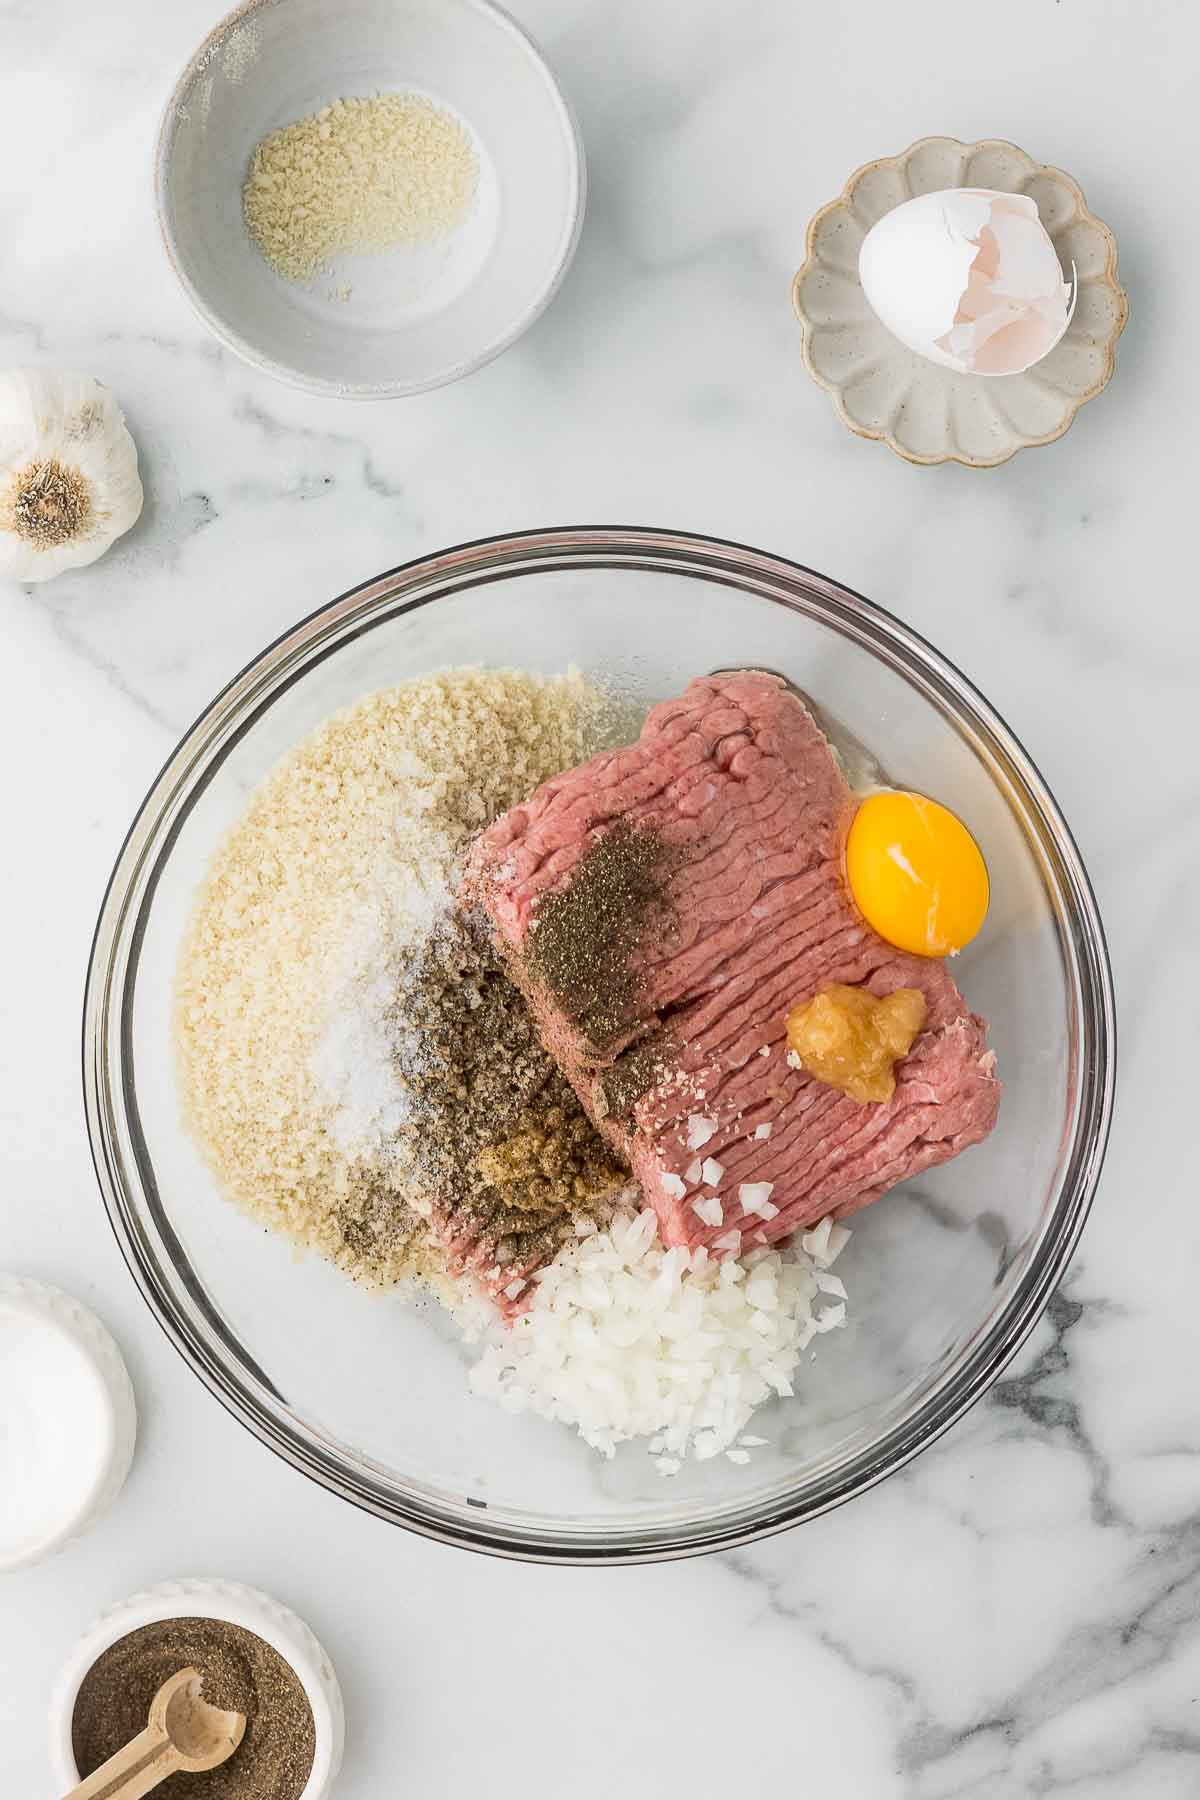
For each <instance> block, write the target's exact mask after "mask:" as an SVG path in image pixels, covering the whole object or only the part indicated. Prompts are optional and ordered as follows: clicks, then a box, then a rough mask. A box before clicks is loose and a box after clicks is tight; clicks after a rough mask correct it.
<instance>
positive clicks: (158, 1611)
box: [50, 1579, 346, 1800]
mask: <svg viewBox="0 0 1200 1800" xmlns="http://www.w3.org/2000/svg"><path fill="white" fill-rule="evenodd" d="M162 1619H223V1620H225V1621H227V1622H228V1623H229V1624H231V1625H240V1626H241V1627H242V1629H243V1630H244V1631H252V1632H253V1633H254V1634H255V1636H256V1637H260V1638H262V1639H263V1641H264V1642H265V1643H268V1644H270V1646H271V1648H272V1649H273V1650H275V1651H277V1652H278V1654H279V1655H280V1656H281V1657H282V1658H283V1660H284V1662H286V1663H288V1664H289V1665H290V1666H291V1668H292V1669H293V1670H294V1671H295V1674H296V1676H297V1679H298V1680H299V1682H300V1684H301V1686H302V1687H303V1689H304V1692H305V1694H306V1696H307V1698H308V1703H309V1705H310V1706H311V1708H312V1716H313V1727H314V1739H315V1743H314V1749H313V1765H312V1771H311V1773H310V1775H309V1777H308V1780H307V1782H306V1783H305V1785H304V1790H303V1793H302V1794H301V1796H300V1800H323V1797H324V1796H325V1795H326V1794H328V1793H329V1791H330V1789H331V1788H332V1787H333V1784H334V1782H335V1780H336V1779H337V1774H338V1770H339V1769H340V1768H341V1765H342V1751H343V1748H344V1745H345V1737H346V1714H345V1709H344V1707H343V1705H342V1690H341V1688H340V1687H339V1686H338V1679H337V1676H336V1675H335V1674H334V1672H333V1664H332V1663H331V1662H330V1660H329V1658H328V1656H327V1655H326V1654H325V1651H324V1650H323V1649H322V1648H321V1646H320V1644H319V1643H318V1642H317V1640H316V1638H315V1637H314V1636H313V1634H312V1632H311V1631H310V1630H309V1628H308V1626H307V1625H306V1624H305V1623H304V1621H303V1620H302V1619H298V1618H297V1617H296V1615H295V1613H293V1612H289V1611H288V1609H287V1607H286V1606H281V1605H280V1604H279V1602H278V1601H277V1600H272V1599H271V1598H270V1597H269V1596H268V1595H266V1594H261V1593H259V1591H258V1589H257V1588H252V1587H243V1586H242V1585H241V1584H240V1583H238V1582H234V1581H207V1580H195V1579H192V1580H183V1581H164V1582H161V1583H160V1584H159V1585H158V1586H157V1587H152V1588H146V1589H144V1590H143V1591H142V1592H141V1593H138V1594H133V1595H131V1596H130V1598H129V1599H128V1600H122V1601H121V1602H120V1603H119V1604H118V1605H116V1606H114V1607H111V1608H110V1609H109V1611H108V1612H106V1613H103V1614H101V1616H100V1618H98V1619H97V1620H96V1622H95V1624H94V1625H92V1626H90V1627H89V1629H88V1630H87V1631H85V1632H84V1634H83V1636H82V1637H81V1638H80V1639H79V1641H78V1642H77V1643H76V1645H75V1648H74V1649H73V1650H72V1651H71V1654H70V1656H69V1657H68V1658H67V1661H66V1662H65V1664H64V1665H63V1667H62V1669H61V1670H60V1671H59V1675H58V1679H57V1681H56V1682H55V1684H54V1692H53V1694H52V1696H51V1700H50V1760H51V1763H52V1765H53V1768H54V1779H55V1782H56V1783H57V1789H58V1791H59V1792H61V1793H66V1792H67V1790H68V1789H70V1788H73V1787H75V1786H76V1784H77V1783H78V1781H79V1779H80V1776H79V1770H78V1768H77V1766H76V1763H75V1756H74V1752H73V1751H72V1748H71V1721H72V1719H73V1718H74V1715H75V1702H76V1700H77V1699H78V1697H79V1689H80V1687H81V1686H82V1685H83V1678H84V1676H85V1675H86V1674H87V1672H88V1670H89V1669H90V1668H91V1667H92V1665H93V1663H95V1662H96V1661H97V1660H98V1659H99V1658H100V1657H101V1656H102V1655H103V1654H104V1652H105V1651H106V1650H107V1649H108V1648H109V1647H110V1645H112V1644H115V1643H116V1642H117V1641H118V1640H119V1639H120V1638H123V1637H128V1636H129V1633H130V1632H131V1631H138V1630H140V1628H141V1627H142V1626H143V1625H155V1624H158V1623H159V1621H160V1620H162Z"/></svg>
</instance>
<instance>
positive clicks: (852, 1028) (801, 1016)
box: [787, 981, 925, 1102]
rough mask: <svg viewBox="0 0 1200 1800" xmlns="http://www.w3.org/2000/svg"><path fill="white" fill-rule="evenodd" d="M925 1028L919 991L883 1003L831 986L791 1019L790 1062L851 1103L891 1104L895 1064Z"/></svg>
mask: <svg viewBox="0 0 1200 1800" xmlns="http://www.w3.org/2000/svg"><path fill="white" fill-rule="evenodd" d="M924 1023H925V996H924V994H922V993H921V991H920V989H919V988H897V989H896V991H895V993H892V994H886V995H884V996H883V997H882V998H881V997H880V996H878V995H876V994H872V993H869V992H868V990H867V989H866V988H859V987H847V986H845V985H844V984H843V983H842V982H839V981H835V982H831V983H830V985H829V986H828V987H826V988H822V989H821V992H820V993H819V994H814V995H813V997H812V999H811V1000H808V1001H806V1002H805V1003H804V1005H802V1006H796V1007H793V1008H792V1010H791V1012H790V1013H789V1014H788V1020H787V1035H788V1043H789V1044H790V1045H791V1049H790V1051H789V1052H788V1059H787V1060H788V1062H789V1064H791V1066H792V1067H793V1068H798V1069H805V1070H806V1071H807V1072H808V1074H810V1075H812V1076H815V1078H816V1079H817V1080H818V1081H823V1082H825V1084H826V1086H828V1087H833V1088H837V1089H838V1090H839V1091H840V1092H841V1093H843V1094H849V1096H850V1098H851V1099H852V1100H858V1101H861V1102H866V1101H871V1100H874V1101H882V1100H890V1099H891V1097H892V1095H893V1094H894V1093H895V1091H896V1064H897V1063H898V1062H899V1061H900V1059H901V1057H904V1056H907V1055H908V1052H909V1051H910V1050H911V1049H912V1047H913V1044H914V1042H915V1041H916V1037H917V1033H918V1032H919V1031H920V1029H921V1027H922V1025H923V1024H924ZM793 1057H795V1058H796V1061H795V1062H794V1063H793V1062H792V1058H793Z"/></svg>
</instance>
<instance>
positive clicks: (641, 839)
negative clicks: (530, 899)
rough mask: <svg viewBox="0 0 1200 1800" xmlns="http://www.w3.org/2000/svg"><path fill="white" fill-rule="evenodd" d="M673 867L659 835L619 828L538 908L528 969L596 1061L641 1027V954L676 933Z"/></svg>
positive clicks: (527, 951)
mask: <svg viewBox="0 0 1200 1800" xmlns="http://www.w3.org/2000/svg"><path fill="white" fill-rule="evenodd" d="M675 861H676V857H675V854H674V853H673V852H672V851H671V850H670V848H669V847H668V846H667V845H666V844H665V843H664V842H663V840H662V838H661V837H660V836H659V835H658V834H657V833H656V832H654V831H649V830H644V829H638V830H631V829H630V828H629V827H628V826H626V825H622V824H617V825H615V826H613V828H612V829H611V830H610V831H607V832H605V833H604V835H603V836H602V837H600V838H598V839H597V840H596V842H595V843H594V845H593V846H592V848H591V849H590V850H589V851H588V852H587V854H586V855H585V856H584V858H583V860H582V862H580V863H579V865H578V866H577V868H576V869H575V871H574V873H573V875H572V877H571V879H570V881H569V882H568V884H567V885H566V887H564V888H561V889H559V890H557V891H556V892H553V893H549V894H547V895H546V896H545V897H544V898H543V899H542V900H541V901H540V902H539V903H538V905H537V909H536V912H535V913H534V918H533V922H532V925H531V928H530V931H529V936H528V939H527V940H526V946H525V960H526V963H527V965H528V967H529V970H530V973H531V975H532V976H533V978H534V980H535V981H537V982H539V983H540V984H541V985H542V986H543V987H545V988H546V989H547V991H548V992H549V993H550V994H551V995H552V996H553V998H554V999H555V1001H556V1002H557V1003H558V1005H559V1006H561V1007H562V1009H563V1011H564V1012H566V1013H567V1015H568V1016H569V1017H570V1018H571V1019H572V1020H574V1022H575V1024H576V1026H577V1027H578V1029H579V1031H580V1033H581V1034H582V1037H583V1039H584V1041H585V1043H586V1045H587V1048H588V1049H589V1051H590V1052H591V1053H592V1054H593V1055H595V1056H597V1057H602V1056H603V1055H604V1054H605V1052H606V1051H607V1050H609V1049H611V1047H612V1046H613V1044H614V1043H616V1042H617V1041H618V1040H619V1039H620V1038H621V1037H622V1036H623V1035H624V1034H625V1033H626V1032H627V1031H628V1030H629V1029H630V1027H631V1026H632V1025H634V1024H635V1023H636V1020H637V1016H638V1004H637V1002H638V995H639V990H640V986H641V977H640V972H639V970H638V967H637V958H638V951H639V950H640V949H641V948H642V946H643V945H644V944H645V942H646V940H647V939H648V938H649V937H650V936H651V935H652V934H655V933H657V934H659V935H664V934H666V933H667V932H668V931H669V930H670V929H671V922H672V921H671V911H670V908H669V905H668V903H667V898H666V887H667V882H668V880H669V878H670V874H671V870H672V867H673V866H674V863H675Z"/></svg>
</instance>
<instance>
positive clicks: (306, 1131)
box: [175, 669, 606, 1283]
mask: <svg viewBox="0 0 1200 1800" xmlns="http://www.w3.org/2000/svg"><path fill="white" fill-rule="evenodd" d="M605 722H606V721H605V703H604V701H603V700H602V698H601V696H600V695H599V694H598V693H597V692H596V690H595V689H593V688H591V687H589V686H588V685H587V683H585V682H584V681H583V679H582V678H581V677H580V676H579V675H578V674H577V673H575V672H572V673H570V674H568V675H566V676H555V677H541V676H537V675H531V674H525V673H520V672H516V671H511V670H510V671H500V672H490V671H483V670H479V669H457V670H450V671H447V672H445V673H443V674H439V675H431V676H427V677H423V678H421V679H420V680H417V681H411V682H406V683H403V684H402V685H401V686H399V687H395V688H391V689H388V690H386V691H384V692H382V693H378V694H372V695H370V696H369V697H368V698H366V699H364V700H362V701H360V702H358V703H357V704H356V705H354V706H352V707H350V708H348V709H347V710H346V711H343V712H340V713H337V714H335V715H334V716H333V717H332V718H330V719H328V720H327V721H326V722H325V723H324V724H323V725H321V726H320V727H319V728H318V729H317V730H316V731H314V732H313V733H312V734H311V735H310V736H309V737H308V738H306V739H305V740H304V742H303V743H302V744H300V745H299V746H298V747H297V748H296V749H295V750H294V751H292V752H291V753H290V754H289V755H288V756H287V757H285V758H284V759H283V761H282V762H281V763H279V765H278V766H277V767H276V768H275V769H274V770H273V771H272V773H271V774H270V775H269V776H268V777H267V778H266V780H265V781H264V782H263V783H262V785H261V786H260V787H259V788H258V789H257V791H256V792H255V793H254V795H253V796H252V798H251V800H250V803H249V805H248V807H247V809H246V811H245V813H244V814H243V816H242V818H241V819H240V820H239V821H238V823H237V824H236V825H235V826H234V828H233V830H232V831H231V832H230V834H229V835H228V837H227V838H226V839H225V841H224V843H223V844H222V846H221V847H220V849H219V850H218V852H217V854H216V857H215V858H214V861H213V864H212V867H211V869H210V871H209V874H208V876H207V879H206V881H205V883H204V886H203V888H202V890H201V892H200V894H199V897H198V900H197V904H196V909H195V912H194V915H193V917H192V920H191V922H190V925H189V928H188V931H187V934H186V936H185V940H184V944H183V947H182V952H181V957H180V964H179V970H178V975H177V988H176V1015H175V1023H176V1045H177V1055H178V1066H179V1074H180V1083H181V1090H182V1096H183V1107H184V1114H185V1118H186V1120H187V1123H188V1125H189V1128H190V1129H191V1131H192V1132H193V1134H194V1136H195V1137H196V1139H197V1141H198V1142H199V1144H200V1146H201V1149H202V1150H203V1152H204V1154H205V1156H206V1158H207V1160H208V1162H209V1164H210V1166H211V1168H212V1170H213V1173H214V1175H215V1177H216V1180H217V1182H218V1184H219V1186H220V1187H221V1189H222V1190H223V1191H224V1193H225V1194H226V1195H227V1196H228V1197H229V1198H231V1199H232V1200H234V1201H235V1202H236V1203H237V1204H238V1205H239V1206H240V1207H242V1208H243V1209H244V1210H245V1211H246V1212H247V1213H249V1214H250V1215H251V1216H252V1217H253V1218H255V1219H256V1220H258V1221H260V1222H261V1223H262V1224H264V1225H266V1226H269V1227H270V1228H271V1229H273V1230H275V1231H278V1232H281V1233H283V1234H284V1235H286V1236H287V1237H288V1238H290V1239H291V1240H292V1241H293V1242H294V1243H296V1244H298V1245H302V1246H305V1247H307V1248H311V1249H315V1250H317V1251H319V1252H321V1253H322V1254H324V1255H325V1256H328V1257H329V1258H331V1259H332V1260H333V1261H334V1262H335V1263H337V1264H338V1265H339V1266H340V1267H342V1268H344V1269H345V1270H346V1271H347V1272H348V1273H350V1274H352V1275H354V1276H356V1277H358V1278H360V1279H362V1280H365V1281H368V1282H371V1283H381V1282H382V1283H389V1282H392V1281H395V1280H399V1279H401V1278H402V1277H403V1276H405V1275H409V1274H419V1275H424V1276H426V1277H434V1276H436V1273H437V1270H438V1267H439V1260H438V1258H437V1257H436V1255H435V1253H434V1252H433V1250H432V1247H430V1246H428V1245H427V1244H426V1239H425V1230H424V1226H423V1224H422V1222H421V1220H420V1219H419V1218H416V1217H414V1219H413V1228H412V1233H411V1236H410V1237H409V1238H408V1239H407V1240H405V1239H403V1238H400V1239H399V1240H397V1239H396V1237H395V1234H394V1233H393V1234H392V1241H391V1243H390V1247H389V1252H388V1256H387V1258H386V1259H385V1261H383V1262H382V1263H381V1261H380V1259H379V1257H378V1255H375V1254H373V1253H372V1251H371V1245H372V1243H373V1242H374V1236H373V1233H372V1230H371V1209H372V1207H373V1206H375V1205H376V1204H377V1203H378V1201H379V1198H380V1197H379V1196H378V1195H377V1194H374V1195H373V1194H372V1193H371V1192H370V1191H369V1190H364V1189H363V1188H362V1187H361V1186H358V1187H356V1185H355V1167H354V1161H353V1158H352V1157H351V1156H349V1155H348V1154H347V1151H346V1149H345V1147H344V1146H343V1145H342V1144H340V1143H339V1142H338V1138H337V1134H336V1132H335V1131H333V1130H332V1129H331V1124H332V1119H333V1112H334V1110H335V1108H334V1103H333V1102H331V1099H330V1096H329V1094H328V1093H327V1092H326V1091H325V1090H324V1088H323V1087H322V1086H321V1084H320V1083H319V1082H318V1080H317V1078H316V1075H315V1073H314V1060H315V1058H316V1054H317V1051H318V1048H319V1046H320V1045H321V1043H322V1039H323V1036H324V1034H325V1032H326V1028H327V1024H328V1020H329V1017H330V1012H331V1008H334V1007H336V1006H337V1005H339V1004H344V994H345V987H346V983H347V982H348V981H354V980H356V979H359V978H360V974H361V972H360V971H358V970H356V966H355V956H356V950H355V946H356V944H358V943H359V942H360V940H361V941H364V942H369V943H370V944H372V945H374V944H378V942H379V940H380V938H381V936H382V937H384V938H386V939H390V940H394V941H395V942H396V943H398V944H400V943H404V942H405V941H411V940H412V939H413V938H414V936H417V935H419V934H420V933H421V932H422V931H424V930H426V929H427V928H428V922H429V920H430V918H431V917H432V916H434V915H435V914H436V912H437V911H438V910H439V909H440V908H442V907H443V906H444V905H445V903H446V899H447V896H448V894H449V892H450V891H451V889H452V886H453V882H454V876H455V870H456V865H457V859H458V857H459V855H460V853H461V851H462V850H463V848H464V847H465V845H466V844H467V843H468V842H469V840H470V839H471V838H472V837H473V836H474V835H475V833H476V832H477V831H478V830H479V829H480V828H481V827H482V826H483V825H485V824H487V823H489V822H490V821H491V820H492V819H493V818H495V817H496V816H497V814H499V813H500V812H503V811H504V810H505V809H506V808H508V807H510V806H513V805H516V804H517V803H518V802H519V801H520V800H522V799H524V798H526V797H527V796H528V795H529V794H530V793H532V791H533V790H534V788H535V787H537V786H538V785H539V783H541V782H542V781H544V780H547V779H548V778H549V777H550V776H551V775H553V774H556V773H557V772H558V771H560V770H561V769H565V768H569V767H571V766H573V765H575V764H577V763H579V762H582V761H584V760H586V759H587V757H589V756H590V755H592V754H593V753H594V750H595V748H596V747H597V744H598V740H599V735H600V732H601V730H602V728H603V724H604V723H605ZM364 922H366V923H367V924H368V925H369V930H367V931H366V932H365V933H364ZM339 996H341V998H340V999H339ZM368 1013H369V1009H368Z"/></svg>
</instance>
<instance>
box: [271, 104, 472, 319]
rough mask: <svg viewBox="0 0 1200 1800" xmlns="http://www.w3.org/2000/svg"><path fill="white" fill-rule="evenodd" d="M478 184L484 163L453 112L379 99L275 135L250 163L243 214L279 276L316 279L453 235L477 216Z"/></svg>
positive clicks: (332, 107) (323, 113)
mask: <svg viewBox="0 0 1200 1800" xmlns="http://www.w3.org/2000/svg"><path fill="white" fill-rule="evenodd" d="M478 181H479V158H478V156H477V155H476V153H475V149H474V146H473V145H472V142H471V138H470V135H469V133H468V132H467V130H466V128H465V127H464V126H463V125H462V124H460V122H459V121H458V119H456V118H455V117H454V115H453V113H450V112H447V111H446V110H445V108H443V107H440V106H435V105H434V103H433V101H432V100H427V99H425V98H424V96H423V95H420V94H375V95H372V96H371V97H370V98H367V99H350V100H334V101H332V102H331V103H330V104H329V105H328V106H323V107H322V108H321V110H320V111H319V112H317V113H313V114H311V115H310V116H309V117H308V118H305V119H296V120H295V121H294V122H293V123H292V124H290V125H282V126H280V128H279V129H278V130H277V131H272V132H270V133H269V134H268V136H266V137H265V138H263V140H262V142H261V143H260V144H258V145H257V146H256V148H255V151H254V155H253V156H252V158H251V161H250V171H249V174H248V175H247V177H246V182H245V186H244V188H243V190H242V206H243V211H244V213H245V219H246V225H247V227H248V229H249V231H250V235H251V236H252V237H253V239H254V241H255V243H256V244H257V245H258V247H259V249H260V250H261V251H262V253H263V255H264V256H265V257H266V259H267V261H268V262H269V263H270V264H271V266H272V268H273V269H274V270H275V271H276V273H277V274H279V275H282V276H284V277H285V278H286V279H287V280H289V281H310V280H311V279H312V278H313V276H314V275H316V274H317V273H318V271H319V270H321V269H325V268H328V266H329V264H330V262H331V261H332V259H333V258H334V257H336V256H338V255H343V254H345V253H347V252H351V251H379V250H394V249H396V248H397V247H398V246H400V245H401V244H421V243H429V242H431V241H432V240H434V239H435V238H439V237H443V236H445V235H446V234H447V233H448V232H450V231H453V230H454V228H455V227H456V226H457V225H459V224H461V223H462V221H463V219H464V218H465V217H466V215H467V213H468V212H469V211H470V209H471V205H472V202H473V201H474V198H475V193H476V188H477V186H478ZM344 291H345V292H346V293H348V292H349V290H348V289H346V290H344ZM339 292H342V290H339Z"/></svg>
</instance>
